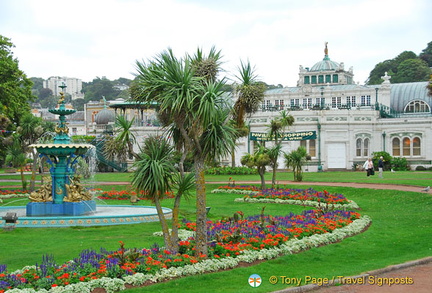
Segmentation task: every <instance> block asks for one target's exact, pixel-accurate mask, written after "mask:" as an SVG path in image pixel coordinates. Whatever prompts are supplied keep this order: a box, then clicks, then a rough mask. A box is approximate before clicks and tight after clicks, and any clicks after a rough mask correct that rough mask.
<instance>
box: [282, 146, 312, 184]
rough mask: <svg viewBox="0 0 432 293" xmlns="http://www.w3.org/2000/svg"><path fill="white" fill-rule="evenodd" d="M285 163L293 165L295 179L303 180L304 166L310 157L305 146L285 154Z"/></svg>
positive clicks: (289, 165)
mask: <svg viewBox="0 0 432 293" xmlns="http://www.w3.org/2000/svg"><path fill="white" fill-rule="evenodd" d="M284 156H285V165H286V166H287V167H288V168H289V167H291V168H292V170H293V173H294V181H302V180H303V171H302V167H303V165H304V163H305V162H306V160H307V159H308V153H307V151H306V149H305V148H304V147H301V146H300V147H298V148H297V150H294V151H291V152H290V153H289V154H285V155H284Z"/></svg>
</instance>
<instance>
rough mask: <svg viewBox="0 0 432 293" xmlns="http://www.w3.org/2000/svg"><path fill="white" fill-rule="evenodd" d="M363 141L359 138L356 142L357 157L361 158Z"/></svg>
mask: <svg viewBox="0 0 432 293" xmlns="http://www.w3.org/2000/svg"><path fill="white" fill-rule="evenodd" d="M361 150H362V139H361V138H357V140H356V156H357V157H361V154H362V151H361Z"/></svg>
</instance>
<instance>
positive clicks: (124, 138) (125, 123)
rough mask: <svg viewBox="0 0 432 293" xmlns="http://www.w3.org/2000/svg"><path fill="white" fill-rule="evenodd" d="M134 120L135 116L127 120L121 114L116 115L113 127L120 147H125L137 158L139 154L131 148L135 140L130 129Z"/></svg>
mask: <svg viewBox="0 0 432 293" xmlns="http://www.w3.org/2000/svg"><path fill="white" fill-rule="evenodd" d="M134 120H135V118H133V119H132V120H131V121H129V120H127V119H126V118H125V117H124V116H121V115H119V116H117V117H116V122H115V127H116V133H117V135H116V138H115V140H116V141H117V143H119V145H120V147H121V148H123V149H127V150H128V153H129V154H130V155H131V156H133V157H134V158H135V159H139V155H138V154H137V153H136V152H135V151H134V149H133V146H134V143H135V141H136V137H135V135H134V133H133V131H132V126H133V123H134Z"/></svg>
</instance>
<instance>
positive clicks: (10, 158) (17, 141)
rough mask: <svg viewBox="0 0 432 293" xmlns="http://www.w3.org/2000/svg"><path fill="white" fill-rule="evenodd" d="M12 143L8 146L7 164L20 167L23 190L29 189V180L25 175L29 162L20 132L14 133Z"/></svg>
mask: <svg viewBox="0 0 432 293" xmlns="http://www.w3.org/2000/svg"><path fill="white" fill-rule="evenodd" d="M12 139H13V140H12V144H11V145H8V146H7V149H6V159H5V163H6V164H11V165H12V167H14V168H20V173H21V184H22V188H23V190H26V189H27V181H26V180H25V177H24V166H25V164H26V163H27V157H26V154H25V152H24V150H23V148H22V142H21V137H20V135H19V134H16V133H15V134H13V137H12Z"/></svg>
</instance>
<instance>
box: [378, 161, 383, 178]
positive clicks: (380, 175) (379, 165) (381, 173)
mask: <svg viewBox="0 0 432 293" xmlns="http://www.w3.org/2000/svg"><path fill="white" fill-rule="evenodd" d="M378 171H379V174H378V177H379V178H384V176H383V171H384V158H383V157H382V156H381V157H380V158H379V160H378Z"/></svg>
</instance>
